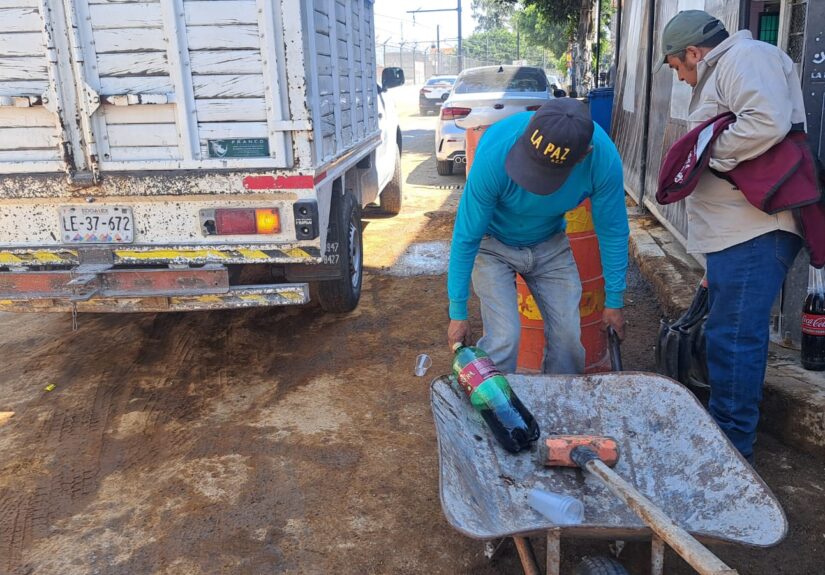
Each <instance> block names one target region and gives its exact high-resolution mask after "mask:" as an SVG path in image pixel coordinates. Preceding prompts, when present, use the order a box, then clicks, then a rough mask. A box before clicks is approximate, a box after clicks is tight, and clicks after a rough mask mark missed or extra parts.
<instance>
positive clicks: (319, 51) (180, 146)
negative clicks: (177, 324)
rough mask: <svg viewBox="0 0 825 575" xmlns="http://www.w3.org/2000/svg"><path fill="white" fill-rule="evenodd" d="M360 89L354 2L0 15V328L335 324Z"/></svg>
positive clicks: (373, 131) (361, 4)
mask: <svg viewBox="0 0 825 575" xmlns="http://www.w3.org/2000/svg"><path fill="white" fill-rule="evenodd" d="M375 75H376V61H375V40H374V27H373V6H372V0H303V1H302V0H210V1H201V0H139V1H132V0H117V1H112V0H0V310H6V311H70V312H74V313H76V312H78V311H81V312H83V311H95V312H98V311H106V312H132V311H180V310H194V309H213V308H234V307H252V306H274V305H299V304H304V303H307V302H308V301H309V300H310V298H311V297H312V298H313V299H317V301H318V302H319V303H320V305H321V306H322V307H323V308H324V309H325V310H327V311H331V312H345V311H349V310H351V309H353V308H354V307H355V306H356V305H357V303H358V299H359V296H360V292H361V279H362V265H363V257H362V255H363V254H362V241H361V210H362V207H364V206H366V205H367V204H370V203H375V202H378V203H379V204H380V207H381V208H383V209H384V210H385V211H387V212H390V213H397V212H398V211H399V209H400V207H401V198H402V190H401V173H400V170H401V166H400V152H401V146H402V141H401V133H400V130H399V129H398V122H397V117H396V116H395V114H394V111H393V109H392V105H391V103H390V102H388V101H386V99H385V97H386V94H384V93H383V92H384V91H385V90H387V89H389V88H391V87H394V86H397V85H400V84H403V83H404V77H403V72H402V71H401V70H400V69H398V68H388V69H385V70H384V71H383V74H382V83H381V85H380V86H379V85H378V84H377V82H376V78H375ZM379 193H380V197H379Z"/></svg>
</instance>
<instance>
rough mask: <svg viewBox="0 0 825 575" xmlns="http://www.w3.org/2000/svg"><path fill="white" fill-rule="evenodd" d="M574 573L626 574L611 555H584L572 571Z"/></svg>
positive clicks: (596, 574)
mask: <svg viewBox="0 0 825 575" xmlns="http://www.w3.org/2000/svg"><path fill="white" fill-rule="evenodd" d="M573 573H574V575H628V572H627V570H626V569H625V568H624V567H623V566H622V564H621V563H619V562H618V561H616V560H615V559H613V558H612V557H601V556H596V557H585V558H584V559H583V560H582V562H581V563H579V565H578V566H577V567H576V570H575V571H574V572H573Z"/></svg>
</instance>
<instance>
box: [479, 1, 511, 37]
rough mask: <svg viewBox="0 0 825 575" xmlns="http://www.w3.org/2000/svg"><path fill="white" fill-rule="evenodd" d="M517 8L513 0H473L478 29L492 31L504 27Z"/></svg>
mask: <svg viewBox="0 0 825 575" xmlns="http://www.w3.org/2000/svg"><path fill="white" fill-rule="evenodd" d="M515 9H516V7H515V3H514V2H513V1H511V0H473V4H472V10H473V17H474V18H475V19H476V22H478V25H477V26H476V30H478V31H480V32H491V31H493V30H497V29H501V28H504V26H505V24H507V22H508V21H509V19H510V16H512V15H513V12H514V11H515Z"/></svg>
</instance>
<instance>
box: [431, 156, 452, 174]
mask: <svg viewBox="0 0 825 575" xmlns="http://www.w3.org/2000/svg"><path fill="white" fill-rule="evenodd" d="M435 169H436V171H437V172H438V175H439V176H452V175H453V161H452V160H444V161H443V162H442V161H441V160H436V161H435Z"/></svg>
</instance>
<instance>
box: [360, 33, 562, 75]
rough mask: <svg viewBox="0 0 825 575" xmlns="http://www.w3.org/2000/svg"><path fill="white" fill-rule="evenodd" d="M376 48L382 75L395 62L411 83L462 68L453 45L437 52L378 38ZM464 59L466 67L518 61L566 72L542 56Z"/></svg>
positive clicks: (552, 71)
mask: <svg viewBox="0 0 825 575" xmlns="http://www.w3.org/2000/svg"><path fill="white" fill-rule="evenodd" d="M376 51H377V54H376V55H377V60H378V75H379V77H380V75H381V70H382V69H383V68H387V67H390V66H394V67H398V68H402V69H403V70H404V77H405V78H406V79H407V83H408V84H413V85H418V84H423V83H424V82H426V81H427V79H428V78H430V77H431V76H437V75H456V74H458V72H459V69H460V67H459V62H458V56H457V55H456V54H455V53H454V52H455V50H454V49H452V48H450V49H447V50H445V49H442V50H441V52H438V51H437V50H436V49H435V48H429V47H428V48H426V49H425V48H423V47H420V48H417V47H416V46H415V45H412V46H407V45H398V44H390V43H380V42H379V43H378V45H377V46H376ZM463 59H464V65H463V69H467V68H474V67H476V66H496V65H499V64H513V63H517V64H520V65H523V66H536V67H539V68H545V69H546V70H547V74H548V75H555V76H559V77H562V76H563V74H560V73H559V72H558V71H556V70H553V69H551V68H549V67H548V66H549V63H548V62H546V61H542V60H543V59H542V58H522V59H521V60H512V59H510V60H486V59H483V58H472V57H469V56H466V55H465V56H464V58H463Z"/></svg>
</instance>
